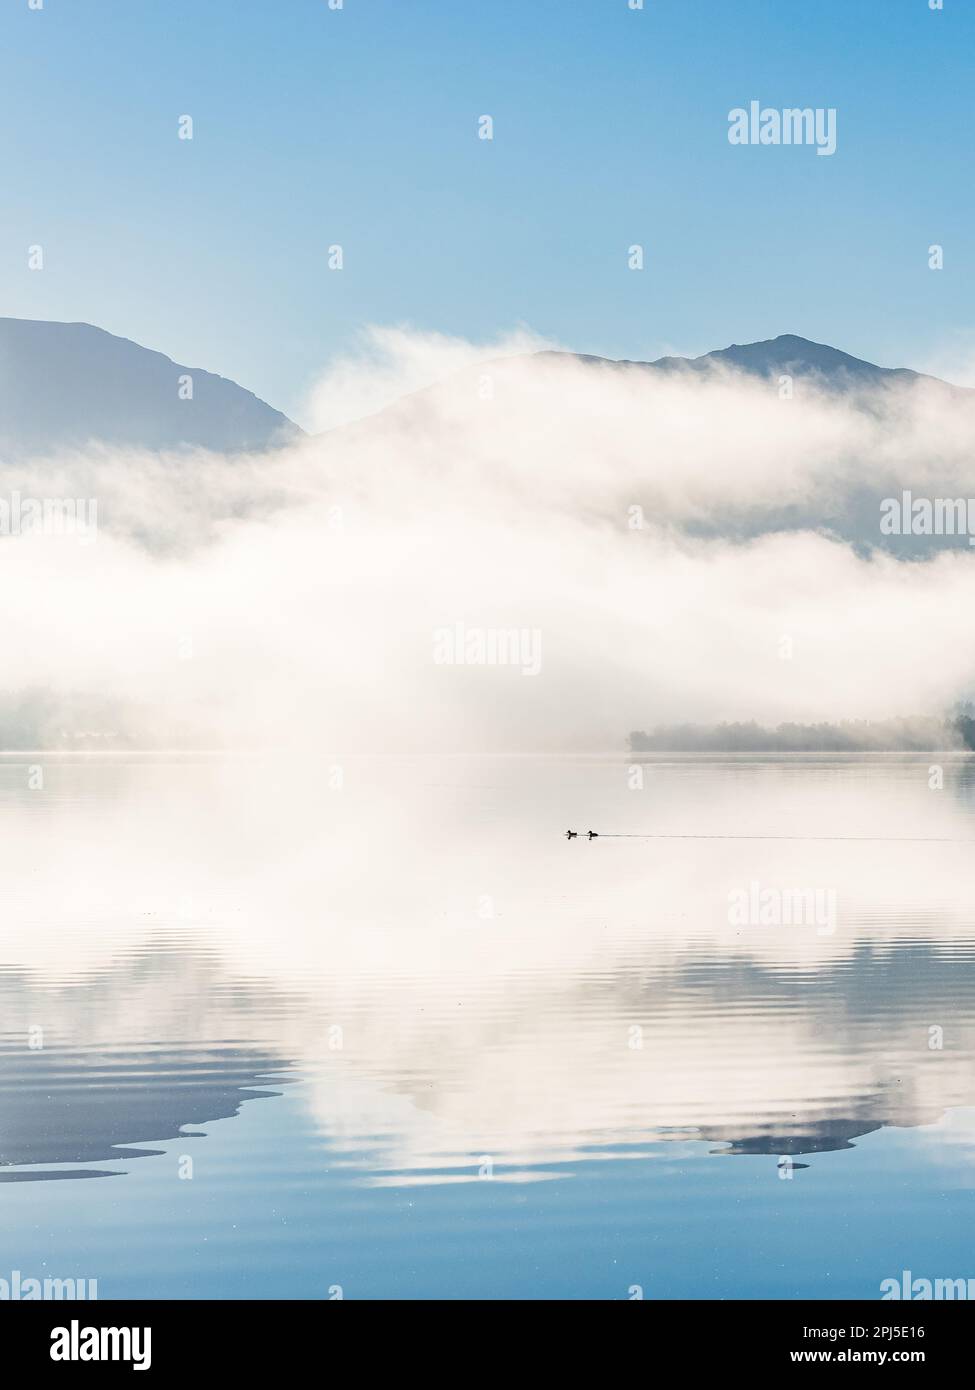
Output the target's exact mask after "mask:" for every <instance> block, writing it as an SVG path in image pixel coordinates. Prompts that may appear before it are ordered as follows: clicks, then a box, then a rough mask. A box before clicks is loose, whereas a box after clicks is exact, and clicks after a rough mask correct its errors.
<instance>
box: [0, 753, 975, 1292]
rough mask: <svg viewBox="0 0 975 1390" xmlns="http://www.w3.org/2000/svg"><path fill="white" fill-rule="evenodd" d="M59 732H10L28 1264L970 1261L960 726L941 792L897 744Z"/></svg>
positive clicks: (12, 1032)
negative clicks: (586, 752) (13, 738)
mask: <svg viewBox="0 0 975 1390" xmlns="http://www.w3.org/2000/svg"><path fill="white" fill-rule="evenodd" d="M44 766H45V791H44V793H43V795H38V794H37V793H36V792H32V791H30V790H29V788H28V786H27V781H26V771H27V767H26V764H25V762H24V760H22V759H18V758H14V757H7V758H6V759H4V760H3V762H2V764H0V826H2V831H3V836H4V842H5V844H6V845H7V846H8V851H9V856H10V862H12V863H16V864H17V866H18V868H17V872H16V873H15V874H8V875H6V876H5V878H4V881H3V884H2V886H0V911H2V915H3V921H4V968H3V971H2V974H0V994H2V1005H3V1019H4V1027H3V1037H2V1047H0V1089H2V1091H3V1095H4V1115H5V1121H4V1134H3V1139H2V1142H0V1203H2V1205H3V1208H4V1228H5V1231H6V1232H7V1250H8V1255H9V1259H10V1261H11V1262H12V1267H14V1268H19V1269H21V1270H25V1271H29V1272H33V1271H35V1270H36V1269H39V1268H40V1267H41V1261H42V1259H43V1260H44V1261H46V1264H45V1266H44V1267H45V1268H54V1269H57V1270H58V1271H59V1272H62V1273H65V1274H71V1273H75V1272H76V1273H77V1274H78V1275H79V1276H80V1275H82V1274H83V1275H85V1276H86V1277H89V1278H97V1279H98V1281H99V1290H100V1297H110V1296H113V1295H114V1296H126V1295H132V1294H135V1295H138V1294H140V1293H144V1294H154V1295H157V1296H158V1295H159V1294H163V1295H170V1294H172V1295H179V1296H187V1295H197V1296H199V1295H206V1294H207V1293H208V1292H209V1293H210V1294H213V1293H214V1292H215V1291H219V1292H220V1293H221V1294H229V1295H238V1294H239V1295H244V1296H246V1295H249V1296H258V1297H261V1296H268V1295H274V1296H280V1295H282V1294H290V1295H293V1296H297V1297H311V1298H321V1297H324V1296H325V1290H327V1289H328V1288H329V1286H331V1285H333V1284H335V1283H339V1284H341V1285H342V1286H343V1287H344V1288H345V1296H346V1297H371V1296H382V1295H388V1294H393V1293H395V1294H399V1295H406V1296H410V1295H413V1296H444V1294H445V1293H447V1292H450V1293H452V1294H454V1295H459V1294H461V1293H463V1292H467V1293H470V1294H473V1295H476V1296H481V1297H485V1296H489V1297H490V1296H511V1295H519V1296H526V1297H538V1296H559V1295H570V1296H599V1297H625V1296H626V1289H627V1288H628V1287H629V1285H630V1284H632V1283H634V1282H636V1283H641V1284H643V1285H645V1286H646V1288H647V1290H648V1295H647V1296H653V1297H672V1296H677V1295H681V1294H686V1295H689V1296H694V1297H701V1296H715V1295H716V1294H719V1295H723V1296H737V1297H742V1296H744V1297H752V1296H769V1295H770V1293H771V1292H772V1291H773V1289H776V1288H777V1290H778V1293H777V1296H779V1297H792V1296H796V1295H799V1294H806V1295H812V1296H815V1297H824V1296H827V1297H828V1296H831V1295H833V1296H842V1295H847V1296H858V1297H866V1298H874V1297H876V1296H877V1295H878V1291H879V1285H880V1281H881V1279H883V1278H886V1277H888V1276H889V1275H891V1274H892V1273H893V1274H896V1273H897V1272H898V1271H899V1270H901V1269H902V1268H905V1267H910V1268H914V1269H921V1268H922V1267H924V1268H930V1269H932V1270H935V1272H937V1270H940V1269H942V1268H948V1269H955V1268H956V1267H957V1269H958V1270H959V1271H960V1272H962V1273H963V1272H964V1271H965V1270H966V1269H967V1268H968V1265H967V1264H966V1259H967V1255H966V1250H967V1246H966V1245H965V1241H966V1240H967V1234H966V1233H967V1230H968V1229H969V1226H968V1221H969V1219H970V1211H971V1199H972V1181H971V1171H972V1170H971V1162H970V1159H971V1151H972V1143H973V1116H975V1109H973V1107H975V1087H973V1082H972V1077H971V1068H970V1066H969V1062H968V1059H969V1058H970V1055H971V1048H972V1045H973V1043H975V1000H973V998H972V979H973V978H975V977H973V973H972V968H971V967H972V949H973V946H972V941H973V920H975V918H973V912H975V877H973V872H975V871H973V869H972V856H971V841H972V840H973V839H975V787H973V780H972V762H971V759H970V758H968V757H966V756H963V755H962V756H954V757H950V756H949V757H947V758H946V759H945V761H944V779H945V784H944V788H943V789H942V790H938V791H933V790H932V789H931V787H930V778H929V768H928V760H927V759H925V758H918V757H916V756H913V757H907V756H905V757H887V758H883V757H882V758H877V757H870V756H864V757H848V758H828V757H819V758H817V757H809V758H801V757H799V758H797V757H794V756H793V757H781V758H765V759H757V758H754V757H743V758H725V759H714V758H696V757H683V758H680V757H677V758H674V757H649V758H646V759H643V760H641V761H640V762H639V763H638V764H636V765H634V764H630V763H628V762H627V761H626V760H625V759H622V758H618V757H616V758H606V757H601V758H600V757H595V758H594V757H578V758H574V759H572V758H570V759H566V758H536V757H528V758H525V757H509V758H504V757H466V758H463V757H440V758H428V757H427V758H381V759H380V758H351V759H347V760H346V761H345V762H344V763H343V764H342V768H341V770H342V777H341V778H340V779H337V778H336V777H335V776H334V771H335V768H334V765H332V764H331V763H329V762H327V761H321V760H319V759H318V758H316V756H315V754H314V752H313V751H312V750H306V754H305V755H304V756H302V757H301V758H296V759H290V758H285V759H281V758H279V757H277V756H266V757H260V758H253V757H248V758H236V759H227V758H219V759H213V758H208V759H201V758H199V757H197V758H189V757H187V758H183V759H178V760H174V759H173V758H171V757H156V758H146V757H140V758H134V757H132V756H129V755H122V756H117V757H103V758H98V757H86V758H77V757H71V756H61V757H57V756H49V757H47V758H45V762H44ZM634 766H637V767H639V769H640V771H641V777H640V778H635V777H634V775H633V774H634ZM641 783H642V785H641ZM566 826H570V827H575V828H578V829H580V830H585V829H586V828H588V827H590V826H592V827H594V828H596V829H598V830H599V831H601V832H602V837H601V838H599V839H596V840H594V841H592V842H588V841H585V840H581V839H580V840H576V841H572V842H567V841H566V840H565V839H564V838H563V837H562V834H561V832H562V831H563V830H564V828H566ZM610 833H617V834H619V833H626V834H629V835H650V836H654V835H666V836H672V835H682V834H691V835H704V836H706V835H714V836H724V835H727V834H734V835H738V836H746V837H747V836H755V837H757V838H755V839H753V840H749V839H738V840H730V841H729V840H726V839H721V838H717V839H712V840H708V839H687V840H680V839H653V838H648V839H641V838H635V839H611V838H607V835H608V834H610ZM769 836H775V837H782V836H786V837H788V836H794V837H796V838H794V839H781V838H774V839H770V838H765V837H769ZM905 839H906V840H907V841H908V842H906V843H905V842H903V841H904V840H905ZM893 841H897V842H896V843H894V842H893ZM52 843H57V844H58V846H59V847H60V848H59V871H58V874H57V875H51V874H50V873H47V872H46V869H47V868H48V866H49V862H50V846H51V844H52ZM753 884H755V885H759V886H760V887H761V889H762V890H763V891H766V890H769V889H772V890H782V889H784V888H789V887H790V886H791V887H804V888H811V889H812V888H814V889H817V890H824V891H827V892H829V893H831V894H832V895H833V896H834V900H835V903H836V915H835V920H834V921H833V922H832V924H831V925H832V929H831V930H820V929H818V928H817V926H816V924H815V923H814V922H813V921H811V920H810V921H808V922H793V923H792V924H789V923H784V922H766V923H764V924H763V923H762V922H761V921H758V920H754V921H750V922H746V923H745V924H741V923H740V922H737V921H736V920H735V919H734V915H733V914H732V913H731V912H730V907H729V905H730V903H731V902H732V901H733V897H732V895H734V894H736V893H739V892H740V891H741V890H745V891H749V890H750V889H751V885H753ZM38 1028H40V1029H42V1030H43V1040H42V1041H43V1046H42V1047H41V1048H39V1049H35V1048H34V1046H33V1044H32V1043H31V1042H30V1039H31V1038H32V1037H33V1036H34V1035H35V1034H36V1030H37V1029H38ZM32 1030H33V1031H32ZM187 1159H190V1160H192V1168H191V1176H190V1177H189V1178H188V1179H187V1178H186V1177H185V1172H186V1160H187ZM181 1173H182V1174H183V1178H182V1179H181V1177H180V1174H181ZM109 1175H113V1176H111V1177H109ZM81 1177H86V1178H91V1179H93V1180H92V1181H86V1182H84V1183H82V1184H81V1185H80V1187H79V1186H78V1184H77V1182H76V1181H75V1180H76V1179H78V1178H81ZM905 1185H908V1186H909V1189H910V1191H911V1203H910V1207H909V1208H906V1207H904V1206H903V1205H901V1206H900V1207H899V1208H898V1209H899V1210H900V1212H901V1215H900V1217H899V1219H898V1221H897V1222H894V1223H892V1222H889V1221H883V1222H880V1221H879V1220H878V1219H875V1217H879V1214H880V1213H882V1212H885V1211H888V1210H890V1209H891V1207H892V1204H893V1205H895V1206H896V1205H897V1204H898V1203H900V1202H901V1199H902V1195H903V1190H904V1187H905ZM71 1189H73V1190H74V1192H75V1194H76V1195H75V1196H74V1197H73V1198H70V1197H69V1196H68V1195H67V1194H68V1192H69V1191H70V1190H71ZM62 1194H64V1195H62ZM42 1210H43V1212H44V1213H46V1214H47V1215H46V1219H43V1220H42V1219H41V1218H40V1214H41V1212H42ZM127 1226H128V1227H129V1228H135V1227H137V1228H138V1230H139V1232H140V1237H139V1242H138V1243H137V1245H135V1244H133V1243H132V1242H126V1241H124V1240H123V1239H121V1236H122V1232H123V1231H124V1229H125V1228H126V1227H127ZM450 1231H453V1234H452V1235H450V1236H449V1239H448V1238H447V1233H448V1232H450ZM478 1252H481V1253H480V1254H478ZM567 1254H570V1255H571V1259H567V1258H566V1255H567ZM786 1256H787V1260H786ZM925 1261H926V1262H927V1263H926V1264H925ZM932 1261H933V1262H934V1263H932ZM651 1290H652V1291H653V1292H652V1294H651V1293H650V1291H651Z"/></svg>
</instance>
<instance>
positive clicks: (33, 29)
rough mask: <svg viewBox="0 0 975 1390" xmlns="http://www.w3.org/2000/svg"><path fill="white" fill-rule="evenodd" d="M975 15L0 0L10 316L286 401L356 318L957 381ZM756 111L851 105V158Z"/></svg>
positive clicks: (3, 307)
mask: <svg viewBox="0 0 975 1390" xmlns="http://www.w3.org/2000/svg"><path fill="white" fill-rule="evenodd" d="M973 11H975V5H973V4H972V3H971V0H945V9H944V11H943V12H940V13H936V12H935V13H933V12H932V11H931V10H930V9H929V8H928V0H733V3H732V0H645V8H644V9H643V11H642V12H641V11H637V12H634V11H631V10H630V9H629V8H628V6H627V0H344V8H343V9H342V10H340V11H333V10H330V9H329V7H328V3H327V0H44V8H43V9H42V10H40V11H32V10H30V9H28V0H2V9H0V52H2V57H0V116H2V131H3V135H2V144H3V162H2V168H3V188H2V198H0V313H2V314H8V315H14V316H18V317H25V318H51V319H68V320H75V319H84V320H88V321H90V322H92V323H96V324H99V325H101V326H102V327H104V328H107V329H109V330H110V331H112V332H114V333H119V334H121V335H123V336H125V337H130V338H134V339H136V340H137V341H138V342H141V343H144V344H146V345H147V346H150V347H155V348H158V349H160V350H161V351H163V352H166V353H168V354H169V355H170V356H172V357H174V358H175V359H177V360H178V361H181V362H185V363H188V364H189V365H191V366H201V367H206V368H208V369H210V370H213V371H217V372H220V373H222V374H224V375H227V376H231V377H233V378H234V379H235V380H237V381H239V382H240V383H241V384H243V385H245V386H247V387H249V388H250V389H252V390H254V391H256V392H257V393H258V394H259V395H262V396H264V397H265V398H266V399H268V400H270V401H271V402H272V403H273V404H274V405H276V406H278V407H280V408H282V409H284V410H286V411H291V412H294V413H297V412H298V408H299V401H300V399H301V396H302V394H303V391H304V388H305V387H306V385H307V384H308V383H309V381H310V379H311V378H312V377H313V376H314V375H315V374H316V373H317V372H318V371H319V370H320V368H321V367H322V366H323V365H324V363H325V362H326V361H327V360H328V358H329V357H330V356H331V355H333V354H335V353H338V352H342V351H344V350H346V349H348V348H349V347H350V346H351V345H352V344H353V342H354V340H355V336H356V333H357V331H358V330H359V329H360V328H361V327H362V326H363V325H365V324H368V323H410V324H414V325H416V326H417V327H420V328H423V329H435V330H440V331H443V332H447V333H453V334H459V335H462V336H466V337H471V338H474V339H475V340H481V339H486V338H489V337H492V336H494V335H495V334H497V333H499V332H503V331H504V330H507V329H510V328H513V327H515V326H517V325H518V324H526V325H528V326H530V327H531V328H533V329H535V330H537V331H538V332H540V333H543V334H546V335H551V336H552V337H554V338H556V339H557V340H559V341H560V342H562V343H564V344H566V345H568V346H571V347H573V348H575V349H577V350H579V351H584V352H594V353H603V354H606V355H609V356H627V357H652V356H657V355H659V354H660V353H662V352H664V351H667V350H676V351H684V352H699V351H706V350H708V349H710V348H713V347H722V346H726V345H727V344H728V343H730V342H733V341H738V342H745V341H751V340H753V339H757V338H764V337H771V336H774V335H775V334H777V333H781V332H795V333H800V334H803V335H805V336H807V337H811V338H815V339H819V340H822V341H826V342H830V343H833V344H835V345H836V346H839V347H842V348H845V349H846V350H848V351H851V352H854V353H857V354H859V355H862V356H866V357H869V358H871V359H873V360H875V361H879V362H882V363H884V364H889V365H900V364H903V365H915V366H916V365H926V364H930V363H932V362H934V361H935V360H939V359H940V357H941V356H942V355H944V354H947V357H946V360H945V361H944V362H942V365H943V366H944V367H945V369H946V370H947V366H948V362H949V361H950V360H951V359H952V356H953V355H954V354H957V356H958V358H959V359H961V358H962V357H963V356H964V357H971V356H972V355H973V348H975V333H973V330H975V313H973V300H975V288H973V285H975V277H973V250H975V230H973V229H975V179H973V168H975V159H973V155H975V82H973V81H972V74H973V69H975V13H973ZM752 99H756V100H759V101H761V102H762V103H763V105H766V106H777V107H780V108H781V107H783V106H812V107H817V106H822V107H829V106H833V107H836V108H837V111H838V149H837V152H836V154H835V155H833V156H832V157H831V158H823V157H819V156H817V155H816V153H815V151H814V150H813V149H809V148H803V147H800V148H796V147H793V148H774V147H772V148H763V147H760V148H737V147H734V146H732V145H730V144H729V143H728V139H727V130H728V122H727V116H728V112H729V110H730V109H731V108H732V107H736V106H746V105H747V104H748V102H749V101H751V100H752ZM484 113H489V114H491V115H492V116H493V118H494V121H495V139H494V141H493V142H491V143H488V142H486V141H481V140H478V139H477V138H476V122H477V118H478V116H480V115H482V114H484ZM183 114H189V115H192V117H193V119H194V124H195V131H194V139H193V140H192V142H190V141H181V140H178V139H177V121H178V118H179V116H181V115H183ZM333 242H340V243H341V244H342V245H343V247H344V248H345V258H346V264H345V269H344V270H343V271H341V272H340V273H336V272H329V271H328V269H327V268H326V258H327V248H328V246H329V244H330V243H333ZM634 242H640V243H642V244H643V245H644V246H645V247H646V254H647V268H646V270H645V271H644V272H643V273H642V274H639V273H636V272H632V271H629V270H628V269H627V267H626V249H627V247H628V246H629V245H630V244H631V243H634ZM933 242H939V243H941V244H943V245H944V247H945V258H946V266H945V269H944V271H942V272H932V271H930V270H929V269H928V266H927V247H928V246H929V244H931V243H933ZM36 243H40V244H42V245H43V247H44V252H45V258H46V263H45V269H44V270H43V271H42V272H31V271H28V269H27V247H28V246H29V245H32V244H36Z"/></svg>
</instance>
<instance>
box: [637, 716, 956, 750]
mask: <svg viewBox="0 0 975 1390" xmlns="http://www.w3.org/2000/svg"><path fill="white" fill-rule="evenodd" d="M629 743H630V749H631V750H632V751H633V752H634V753H712V752H713V753H858V752H918V753H924V752H939V751H940V752H965V751H970V750H975V718H973V717H972V715H971V714H970V713H968V712H967V710H966V712H964V713H956V714H952V715H949V716H947V717H945V718H941V719H932V718H926V717H923V716H920V717H916V718H908V719H881V720H869V719H845V720H842V721H841V722H840V723H838V724H794V723H788V724H779V725H777V726H776V727H775V728H772V729H770V728H765V727H763V726H762V725H761V724H756V723H754V722H749V723H735V724H730V723H727V724H671V725H665V726H661V727H659V728H657V729H654V730H653V731H652V732H651V733H643V732H634V733H631V734H630V739H629Z"/></svg>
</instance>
